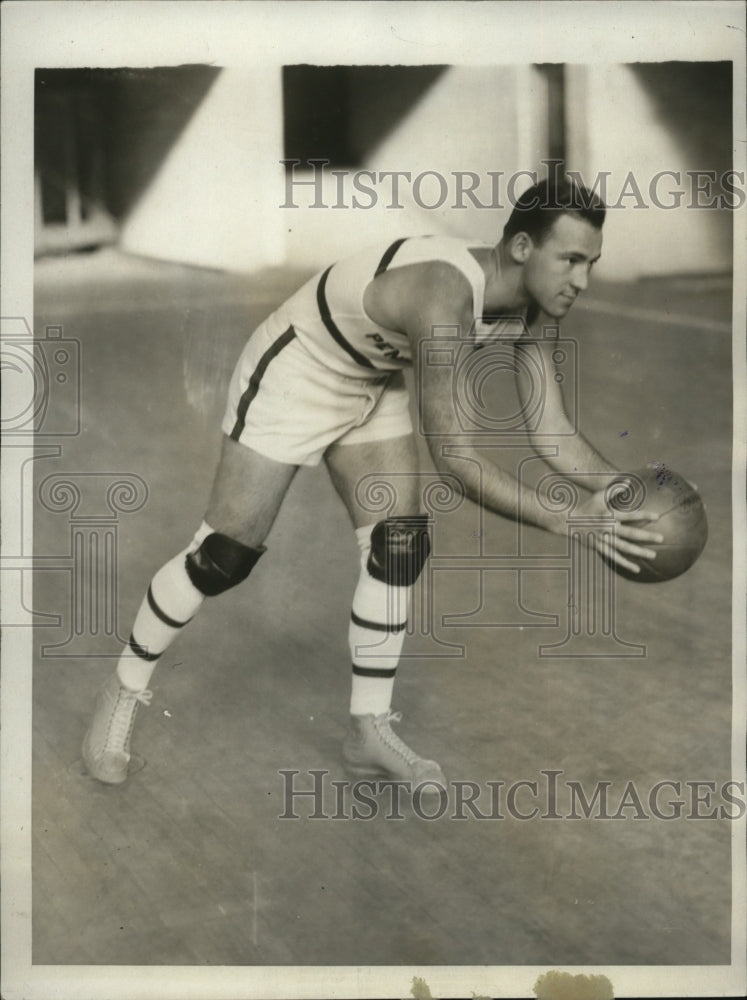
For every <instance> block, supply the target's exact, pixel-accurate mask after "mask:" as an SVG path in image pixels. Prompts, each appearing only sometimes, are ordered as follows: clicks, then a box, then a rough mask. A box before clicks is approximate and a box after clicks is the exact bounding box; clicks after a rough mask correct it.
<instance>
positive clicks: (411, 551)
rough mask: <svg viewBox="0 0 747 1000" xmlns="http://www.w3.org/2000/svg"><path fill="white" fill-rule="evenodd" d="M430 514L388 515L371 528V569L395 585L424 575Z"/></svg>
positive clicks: (401, 585) (369, 565)
mask: <svg viewBox="0 0 747 1000" xmlns="http://www.w3.org/2000/svg"><path fill="white" fill-rule="evenodd" d="M430 551H431V542H430V538H429V536H428V515H427V514H418V515H415V516H413V517H388V518H387V519H386V521H379V523H378V524H377V525H375V526H374V529H373V531H372V532H371V553H370V555H369V557H368V572H369V573H370V574H371V576H372V577H373V578H374V579H375V580H380V581H381V582H382V583H387V584H390V585H391V586H393V587H409V586H410V585H411V584H413V583H415V581H416V580H417V578H418V577H419V576H420V574H421V572H422V570H423V566H425V561H426V559H427V558H428V556H429V555H430Z"/></svg>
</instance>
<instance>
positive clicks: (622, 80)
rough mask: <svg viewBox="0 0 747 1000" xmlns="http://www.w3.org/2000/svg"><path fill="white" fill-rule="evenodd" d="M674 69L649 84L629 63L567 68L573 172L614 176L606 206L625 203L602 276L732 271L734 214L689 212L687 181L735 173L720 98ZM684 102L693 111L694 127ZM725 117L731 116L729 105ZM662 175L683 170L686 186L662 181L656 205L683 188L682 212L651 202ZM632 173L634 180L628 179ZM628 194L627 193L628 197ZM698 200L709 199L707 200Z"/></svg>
mask: <svg viewBox="0 0 747 1000" xmlns="http://www.w3.org/2000/svg"><path fill="white" fill-rule="evenodd" d="M668 67H669V68H667V64H664V65H662V66H661V67H653V66H652V67H651V69H650V70H648V71H647V72H648V75H649V77H651V76H652V75H653V76H654V77H658V78H659V80H658V81H657V80H656V79H650V78H649V79H648V80H647V79H646V75H647V72H646V71H645V67H642V70H643V72H637V71H636V69H635V68H634V67H633V66H629V65H594V66H567V67H566V81H567V83H566V121H567V161H568V168H569V169H571V170H578V171H579V172H580V173H581V175H582V177H583V179H584V180H585V181H586V182H587V184H589V185H591V184H592V183H593V180H594V178H595V177H596V176H597V175H599V174H600V173H601V172H603V171H608V172H610V173H611V176H610V177H609V178H608V179H607V184H608V192H609V193H608V204H609V203H612V204H614V203H617V202H622V206H623V207H620V208H612V209H611V210H610V211H609V212H608V217H607V220H606V222H605V237H604V251H603V257H602V260H601V261H600V263H599V267H598V272H597V273H598V274H599V275H600V277H606V278H611V279H613V280H618V279H619V280H625V279H633V278H637V277H640V276H643V275H647V276H652V275H657V274H666V273H680V272H684V273H687V272H691V273H709V272H711V273H713V272H721V271H727V270H729V269H730V267H731V217H730V213H729V212H728V211H724V210H720V211H719V210H717V209H693V208H692V207H688V205H689V203H690V188H691V185H690V183H689V181H688V178H687V176H686V174H685V172H686V171H688V170H709V169H716V170H717V173H720V172H721V170H723V169H724V168H725V167H726V166H728V154H729V142H728V138H726V137H724V135H723V129H722V128H720V127H718V126H719V125H720V123H716V122H715V121H712V120H709V119H711V118H712V114H711V113H710V108H709V104H710V107H713V104H712V102H713V100H714V95H713V94H709V93H708V90H707V88H703V87H701V88H698V87H697V86H696V83H697V81H696V80H695V79H691V80H689V79H688V68H687V67H686V66H683V65H682V64H680V66H679V68H677V67H676V66H675V67H674V68H673V64H668ZM697 72H698V70H697V67H695V68H693V69H692V74H693V77H694V76H695V74H697ZM675 73H676V75H675ZM667 75H669V79H670V81H672V82H674V83H675V84H677V86H676V88H675V89H672V87H671V86H670V87H669V93H668V94H667V90H666V89H664V90H662V88H661V85H660V84H661V83H662V82H664V83H665V82H666V81H667ZM657 82H658V83H659V86H658V87H657ZM688 90H691V91H692V93H691V94H688V93H687V91H688ZM683 103H684V105H685V109H686V108H687V106H688V105H689V107H690V108H691V115H690V117H689V120H688V117H687V114H686V113H685V114H683ZM717 110H718V109H717ZM726 115H727V116H728V117H729V118H730V111H729V109H728V108H726ZM664 170H671V171H674V172H680V174H681V182H682V183H680V184H678V183H677V181H676V179H673V178H662V180H661V181H660V182H659V185H658V200H659V201H660V202H662V203H663V204H669V203H672V202H674V201H676V199H675V198H673V197H672V194H673V193H674V191H675V189H678V190H679V189H682V190H686V191H687V195H686V196H685V197H684V198H683V199H682V204H681V205H680V206H679V207H674V208H672V209H664V208H659V207H657V205H656V204H655V202H654V201H653V200H652V197H651V192H650V187H651V182H652V179H653V178H655V176H656V175H657V174H658V173H659V172H661V171H664ZM631 172H632V175H633V177H634V179H635V180H634V182H633V181H626V179H627V178H628V177H629V174H630V173H631ZM634 184H635V185H637V187H634ZM638 190H639V191H640V193H641V196H642V197H641V198H640V199H639V198H638V195H637V191H638ZM656 190H657V189H655V193H656ZM717 190H718V191H719V192H720V187H718V188H717ZM623 191H625V192H626V193H627V195H628V196H626V197H625V198H622V199H621V197H620V196H621V194H622V193H623ZM700 200H701V202H703V203H705V202H706V201H707V200H709V199H708V198H707V197H706V195H701V196H700ZM638 205H644V206H645V207H635V206H638Z"/></svg>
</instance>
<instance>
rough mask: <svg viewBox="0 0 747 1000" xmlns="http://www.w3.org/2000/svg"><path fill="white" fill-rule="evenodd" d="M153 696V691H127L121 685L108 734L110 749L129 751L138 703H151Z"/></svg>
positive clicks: (107, 740) (107, 739)
mask: <svg viewBox="0 0 747 1000" xmlns="http://www.w3.org/2000/svg"><path fill="white" fill-rule="evenodd" d="M152 698H153V692H152V691H127V690H125V688H123V687H121V686H120V689H119V694H118V695H117V703H116V705H115V706H114V711H113V712H112V714H111V717H110V719H109V729H108V731H107V734H106V737H107V738H106V742H107V746H108V749H109V750H111V751H114V752H117V751H121V752H123V753H127V750H128V748H129V745H130V737H131V736H132V729H133V726H134V725H135V715H136V714H137V708H138V705H150V703H151V700H152Z"/></svg>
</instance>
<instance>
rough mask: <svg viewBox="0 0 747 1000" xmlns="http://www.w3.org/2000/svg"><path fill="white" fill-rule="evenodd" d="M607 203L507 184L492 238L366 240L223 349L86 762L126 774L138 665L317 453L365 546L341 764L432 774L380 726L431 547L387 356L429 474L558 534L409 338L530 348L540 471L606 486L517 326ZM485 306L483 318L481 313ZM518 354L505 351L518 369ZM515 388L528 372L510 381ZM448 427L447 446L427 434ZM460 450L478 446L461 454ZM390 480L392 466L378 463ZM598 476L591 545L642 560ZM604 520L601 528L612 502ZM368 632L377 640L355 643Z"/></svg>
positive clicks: (562, 280) (588, 504) (102, 772)
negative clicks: (416, 422)
mask: <svg viewBox="0 0 747 1000" xmlns="http://www.w3.org/2000/svg"><path fill="white" fill-rule="evenodd" d="M604 214H605V209H604V206H603V205H602V204H601V202H600V201H599V199H598V198H596V196H594V195H593V194H591V193H590V192H588V191H586V190H585V189H583V188H580V187H578V186H576V185H573V184H571V183H569V182H565V181H563V182H560V183H558V184H557V185H548V183H547V182H545V183H543V184H540V185H538V186H536V187H534V188H531V189H530V190H529V191H527V192H525V194H524V195H523V196H522V197H521V198H520V199H519V201H518V203H517V205H516V207H515V209H514V211H513V212H512V214H511V217H510V219H509V221H508V223H507V225H506V227H505V229H504V233H503V237H502V239H501V241H500V242H499V243H498V245H497V246H487V245H481V244H473V243H470V242H469V241H467V240H462V239H453V238H441V237H415V238H410V239H404V240H398V241H396V242H395V243H393V244H391V245H388V246H387V245H383V246H378V247H373V248H370V249H368V250H364V251H362V252H360V253H358V254H355V255H353V256H351V257H349V258H346V259H344V260H342V261H340V262H339V263H337V264H334V265H333V266H331V267H329V268H327V270H325V271H324V272H323V273H322V274H320V275H317V276H315V277H314V278H312V279H311V280H310V281H309V282H308V283H307V284H305V285H304V286H303V287H302V288H301V289H300V290H299V291H298V292H297V293H296V294H295V295H293V296H292V297H291V298H290V299H288V300H287V301H286V302H285V303H284V304H283V305H281V306H280V307H279V308H278V309H277V310H276V311H275V312H274V313H273V314H272V315H271V316H270V317H269V318H268V319H267V320H266V321H265V322H264V323H263V324H262V325H261V326H260V327H259V328H258V329H257V331H256V332H255V333H254V334H253V336H252V337H251V338H250V340H249V341H248V343H247V344H246V347H245V348H244V351H243V353H242V355H241V358H240V359H239V362H238V364H237V367H236V370H235V372H234V375H233V378H232V381H231V386H230V390H229V397H228V405H227V410H226V415H225V418H224V421H223V431H224V438H223V447H222V453H221V456H220V461H219V464H218V469H217V472H216V476H215V482H214V485H213V490H212V495H211V497H210V501H209V504H208V508H207V512H206V514H205V521H204V522H203V524H202V525H201V526H200V528H199V530H198V531H197V533H196V535H195V536H194V538H193V540H192V542H191V543H190V544H189V546H188V547H187V548H186V549H185V550H184V551H183V552H181V553H179V555H177V556H175V557H174V558H173V559H172V560H171V561H170V562H168V563H166V565H165V566H163V567H162V568H161V569H160V570H159V571H158V572H157V573H156V575H155V576H154V577H153V580H152V582H151V584H150V586H149V588H148V591H147V594H146V596H145V599H144V600H143V603H142V606H141V608H140V610H139V612H138V614H137V617H136V619H135V623H134V626H133V631H132V636H131V638H130V641H129V644H128V646H127V647H126V648H125V650H124V651H123V654H122V657H121V659H120V660H119V663H118V665H117V669H116V672H115V673H114V674H113V675H112V676H111V677H110V678H109V680H108V681H107V682H106V684H105V685H104V687H103V688H102V690H101V692H100V693H99V697H98V700H97V704H96V709H95V712H94V717H93V720H92V723H91V726H90V728H89V730H88V732H87V734H86V736H85V740H84V744H83V759H84V761H85V764H86V767H87V768H88V771H89V772H90V774H91V775H93V776H94V777H95V778H98V779H99V780H100V781H103V782H107V783H110V784H118V783H121V782H123V781H124V780H125V779H126V777H127V769H128V762H129V759H130V754H129V744H130V736H131V732H132V726H133V722H134V718H135V712H136V709H137V707H138V705H139V704H140V703H143V704H148V703H149V701H150V698H151V692H150V691H149V690H148V683H149V681H150V677H151V673H152V671H153V668H154V666H155V664H156V662H157V660H158V658H159V657H160V656H161V654H162V653H163V652H164V651H165V650H166V648H167V647H168V646H169V644H170V643H171V642H172V640H173V639H174V638H175V637H176V636H177V635H178V634H179V633H180V631H181V629H182V628H183V627H184V626H185V625H186V624H187V622H188V621H189V620H190V619H191V618H192V617H193V616H194V615H195V614H196V612H197V611H198V609H199V607H200V605H201V604H202V602H203V601H204V599H205V597H210V596H215V595H218V594H220V593H222V592H223V591H225V590H227V589H229V588H230V587H233V586H236V585H237V584H238V583H240V582H241V581H243V580H244V579H245V578H246V577H247V576H248V575H249V573H250V572H251V569H252V567H253V566H254V564H255V563H256V561H257V560H258V559H259V557H260V556H261V554H262V553H263V552H264V551H265V549H264V542H265V539H266V537H267V535H268V533H269V531H270V528H271V527H272V524H273V521H274V520H275V517H276V515H277V513H278V510H279V508H280V505H281V503H282V501H283V498H284V496H285V493H286V491H287V489H288V487H289V485H290V483H291V480H292V479H293V477H294V475H295V473H296V471H297V469H298V467H299V466H300V465H316V464H318V463H319V462H320V461H321V459H324V461H325V463H326V465H327V467H328V469H329V471H330V474H331V477H332V481H333V482H334V485H335V487H336V489H337V491H338V492H339V494H340V496H341V497H342V499H343V501H344V503H345V505H346V507H347V509H348V511H349V513H350V517H351V520H352V522H353V526H354V528H355V531H356V535H357V538H358V543H359V546H360V550H361V570H360V578H359V582H358V585H357V588H356V591H355V594H354V597H353V607H352V615H351V622H350V631H349V639H350V648H351V655H352V660H353V679H352V694H351V700H350V729H349V732H348V735H347V736H346V738H345V741H344V744H343V756H344V759H345V761H346V763H347V765H348V767H349V768H350V769H351V770H353V771H354V772H355V773H366V774H377V775H382V776H386V777H388V778H394V779H398V780H405V781H409V782H411V784H412V786H413V787H414V786H416V785H417V784H419V783H422V782H425V781H428V782H435V783H438V784H441V785H444V784H445V779H444V776H443V773H442V771H441V769H440V767H439V765H438V764H437V763H436V762H435V761H431V760H424V759H422V758H421V757H419V756H418V755H417V754H416V753H415V752H414V751H413V750H412V749H411V748H410V747H409V746H407V745H406V744H405V743H404V742H403V741H402V740H401V739H400V738H399V737H398V736H397V735H396V734H395V733H394V731H393V730H392V728H391V723H392V721H398V718H399V716H398V715H395V714H393V713H392V711H391V695H392V688H393V684H394V676H395V671H396V667H397V662H398V658H399V654H400V651H401V648H402V643H403V639H404V630H405V626H406V623H407V609H408V598H409V593H410V590H411V588H412V586H413V584H414V583H415V582H416V580H417V578H418V576H419V574H420V572H421V571H422V569H423V565H424V563H425V560H426V559H427V557H428V553H429V540H428V533H427V527H426V519H425V517H424V516H423V515H421V513H420V510H421V508H420V496H419V490H418V487H417V477H416V476H415V475H410V476H409V477H408V475H407V473H414V472H415V471H416V468H417V451H416V443H415V435H414V432H413V428H412V424H411V421H410V416H409V409H408V396H407V390H406V388H405V385H404V379H403V369H405V368H407V367H409V366H411V365H412V366H414V367H415V369H416V379H415V381H416V385H417V387H418V388H417V391H418V393H419V397H420V398H419V400H418V404H419V410H420V413H421V415H422V421H423V430H424V432H425V433H426V435H427V438H428V442H429V446H430V448H431V452H432V456H433V460H434V462H435V465H436V468H437V470H438V471H439V472H442V473H450V474H451V475H452V476H455V477H456V478H457V480H459V481H461V483H462V489H463V490H464V492H465V493H466V495H467V496H468V497H469V498H470V499H471V500H473V501H475V502H476V503H479V504H482V505H483V506H484V507H485V508H487V509H488V510H490V511H493V512H495V513H497V514H501V515H504V516H506V517H510V518H514V519H516V518H518V517H519V516H520V517H521V519H522V520H525V521H527V522H529V523H532V524H534V525H537V526H539V527H541V528H544V529H546V530H547V531H550V532H555V533H558V534H562V535H565V534H566V531H567V525H566V519H565V515H563V514H557V513H553V512H552V511H551V510H548V509H547V508H546V507H545V506H543V504H542V503H541V502H540V500H539V499H538V497H537V496H536V495H535V493H534V491H533V490H530V489H528V488H527V487H525V486H523V485H522V484H520V483H519V482H517V481H516V480H515V479H513V478H512V477H511V476H509V475H508V474H507V473H505V472H504V471H502V470H501V469H499V468H498V467H497V466H495V465H492V464H491V463H490V462H489V461H488V460H486V458H485V457H484V456H483V455H482V454H479V453H478V452H477V451H474V454H472V451H471V450H470V449H471V445H470V442H469V440H468V439H467V438H466V437H465V434H464V432H463V430H462V428H461V427H460V425H459V422H458V416H457V413H456V412H455V405H454V381H453V374H454V373H453V367H451V366H448V365H438V364H434V365H430V364H423V363H422V361H421V353H422V354H424V353H425V352H421V350H420V346H421V344H422V342H423V341H425V340H428V341H430V340H431V338H432V337H433V332H434V330H435V329H436V328H439V327H447V328H450V329H452V330H454V329H456V328H458V330H459V336H460V337H461V338H462V340H463V341H464V342H465V343H467V344H468V345H470V346H471V347H472V348H474V349H479V348H480V346H482V345H484V344H486V343H490V342H491V341H492V340H494V339H495V338H497V337H500V338H503V339H505V338H506V337H508V338H509V339H511V340H514V341H515V348H514V349H515V350H516V351H522V350H530V351H532V352H533V353H534V356H535V357H538V358H539V359H540V364H541V366H542V368H543V371H544V376H543V378H542V390H543V409H542V415H541V418H540V421H539V424H538V425H536V426H534V427H533V428H532V429H531V431H532V433H531V439H532V441H533V443H536V442H538V440H539V438H540V437H542V439H543V441H544V442H545V443H547V435H548V434H550V435H553V434H555V435H558V437H557V438H556V439H554V442H555V441H557V442H558V447H557V452H558V455H557V457H556V458H550V459H546V461H547V462H548V464H550V465H551V466H552V467H553V468H554V469H555V471H557V472H559V473H562V474H564V475H565V476H567V477H568V478H569V479H571V480H574V481H575V482H577V483H578V484H579V485H581V486H583V485H584V484H585V483H588V481H589V480H588V478H586V479H585V478H584V477H585V474H588V473H595V474H597V477H598V476H599V474H601V475H602V479H601V480H600V479H599V478H597V479H596V482H598V483H600V485H602V486H603V487H606V486H608V485H609V484H610V483H611V482H612V481H613V479H614V477H615V476H616V475H617V470H616V469H615V468H614V467H613V466H612V465H610V463H609V462H607V461H606V460H605V459H603V458H602V457H601V456H600V455H599V454H598V453H597V452H596V451H595V450H594V449H593V448H592V446H591V445H590V444H589V443H588V442H587V441H586V440H585V439H584V438H583V437H582V436H581V435H580V434H578V433H575V434H574V433H573V428H572V426H571V425H570V422H569V420H568V417H567V415H566V412H565V410H564V406H563V400H562V395H561V391H560V388H559V386H558V384H557V382H556V381H555V379H554V378H553V374H554V362H553V360H552V353H553V342H552V339H551V338H543V337H542V336H539V337H537V338H536V339H535V338H534V337H533V335H532V334H531V333H530V330H529V327H531V326H532V324H534V323H536V322H537V320H538V319H539V318H540V317H542V316H544V317H548V318H549V319H551V320H554V321H557V320H560V319H562V317H563V316H564V315H565V314H566V313H567V312H568V310H569V309H570V307H571V305H572V304H573V302H574V300H575V298H576V296H577V295H578V294H579V293H580V292H582V291H583V290H584V289H585V288H586V286H587V283H588V280H589V274H590V272H591V269H592V267H593V266H594V263H595V262H596V261H597V260H598V259H599V255H600V252H601V246H602V232H601V229H602V224H603V221H604ZM485 317H490V320H489V322H484V318H485ZM518 367H520V366H517V368H518ZM519 392H520V395H521V396H522V398H526V394H527V387H526V386H525V385H522V384H521V379H520V380H519ZM455 436H456V438H457V439H458V441H459V444H460V459H459V460H458V461H455V460H454V459H453V458H450V457H449V453H448V450H447V449H442V448H441V447H440V446H439V445H440V443H441V442H442V441H443V440H444V439H446V440H448V439H450V438H451V439H452V440H453V439H454V437H455ZM470 457H474V459H475V461H464V458H470ZM372 469H375V470H377V471H378V470H385V472H386V473H387V474H390V475H391V476H392V477H393V483H396V490H395V489H393V491H392V492H393V496H394V501H393V507H392V509H391V510H390V512H389V516H388V517H387V518H385V519H383V520H381V521H379V522H378V523H375V524H374V523H371V522H372V516H371V514H370V513H369V512H368V511H367V510H366V509H365V508H364V507H363V506H362V505H361V503H360V501H359V497H357V495H356V486H357V484H358V483H359V482H360V481H361V480H362V478H363V477H364V476H365V475H366V474H367V473H369V472H370V471H371V470H372ZM394 477H396V478H394ZM607 499H608V498H606V494H605V489H604V488H602V489H600V490H599V491H598V492H596V493H593V494H591V495H589V496H588V498H587V499H586V500H585V501H584V503H583V508H582V512H583V513H584V514H588V515H589V516H590V517H594V516H598V517H599V522H600V527H599V530H598V532H596V533H594V532H592V534H591V536H590V538H591V544H592V545H594V546H595V547H597V548H598V549H599V551H600V552H601V553H602V554H604V555H605V556H606V557H607V558H608V559H610V560H612V561H613V562H616V563H619V564H620V565H622V566H625V567H627V568H628V569H630V570H632V571H633V572H635V571H637V569H638V567H637V564H636V562H635V560H637V559H641V558H643V559H651V558H654V552H653V551H652V550H650V549H649V548H647V547H646V546H647V543H653V542H657V541H661V536H659V535H658V534H657V533H656V532H655V531H651V530H644V529H642V528H637V527H636V526H635V522H636V521H637V520H649V519H654V520H655V516H653V517H652V516H651V515H649V514H648V513H647V512H645V511H635V512H629V513H625V512H612V511H611V510H610V509H609V507H608V505H607ZM610 516H614V518H615V521H616V527H615V531H614V532H612V533H610V532H609V528H608V527H605V526H608V525H609V517H610ZM372 647H375V654H376V655H375V656H370V655H366V650H367V649H369V650H370V649H371V648H372Z"/></svg>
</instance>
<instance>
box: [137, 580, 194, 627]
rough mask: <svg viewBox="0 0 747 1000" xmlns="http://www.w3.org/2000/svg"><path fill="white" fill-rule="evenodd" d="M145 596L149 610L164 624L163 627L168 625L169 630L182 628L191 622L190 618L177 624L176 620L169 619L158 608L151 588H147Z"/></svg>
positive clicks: (161, 609)
mask: <svg viewBox="0 0 747 1000" xmlns="http://www.w3.org/2000/svg"><path fill="white" fill-rule="evenodd" d="M146 596H147V598H148V604H149V605H150V610H151V611H152V612H153V614H154V615H155V616H156V618H160V619H161V621H162V622H163V623H164V625H168V626H169V628H184V626H185V625H186V624H187V623H188V622H191V621H192V619H191V618H188V619H187V621H186V622H178V621H177V620H176V618H170V617H169V616H168V615H167V614H166V612H165V611H164V610H163V608H161V607H159V605H158V603H157V602H156V599H155V597H154V596H153V587H151V586H149V587H148V593H147V595H146Z"/></svg>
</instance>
